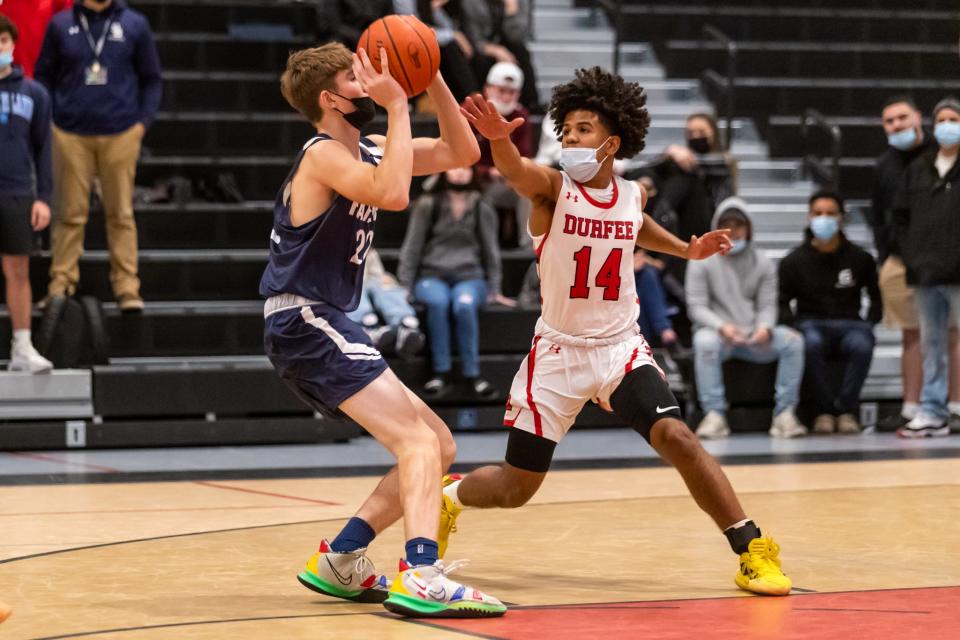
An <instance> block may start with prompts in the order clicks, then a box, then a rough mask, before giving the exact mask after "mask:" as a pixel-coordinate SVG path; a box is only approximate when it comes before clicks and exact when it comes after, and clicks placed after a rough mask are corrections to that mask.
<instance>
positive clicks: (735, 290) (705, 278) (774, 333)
mask: <svg viewBox="0 0 960 640" xmlns="http://www.w3.org/2000/svg"><path fill="white" fill-rule="evenodd" d="M713 227H714V228H715V229H730V240H731V241H732V243H733V247H732V248H731V249H730V252H729V253H728V254H727V255H720V254H717V255H715V256H712V257H710V258H707V259H706V260H703V261H700V262H691V263H690V267H689V268H688V269H687V281H686V290H687V312H688V313H689V314H690V319H691V320H692V321H693V328H694V335H693V350H694V367H695V375H696V380H697V394H698V395H699V399H700V405H701V407H702V408H703V411H704V412H705V413H706V415H705V416H704V418H703V420H702V421H701V422H700V425H699V426H698V427H697V435H698V436H700V437H701V438H724V437H726V436H727V435H729V433H730V427H729V426H728V425H727V419H726V409H727V404H726V395H725V389H724V384H723V369H722V367H721V364H722V363H723V361H724V360H729V359H730V358H737V359H739V360H747V361H749V362H777V379H776V384H775V388H776V397H775V402H776V406H775V408H774V417H773V423H772V424H771V426H770V435H771V436H773V437H775V438H795V437H798V436H802V435H805V434H806V433H807V429H806V427H804V426H803V425H802V424H800V422H799V420H797V417H796V413H795V409H796V406H797V401H798V399H799V395H800V378H801V376H802V374H803V338H802V337H801V336H800V334H798V333H797V332H796V331H794V330H793V329H791V328H789V327H784V326H779V325H777V324H776V322H777V271H776V268H775V267H774V265H773V263H772V262H771V261H770V260H769V259H768V258H767V257H766V256H764V255H763V254H762V253H761V252H759V251H756V250H755V249H754V248H753V246H752V242H751V241H752V237H753V224H752V222H751V220H750V216H749V213H748V211H747V203H746V202H744V201H743V200H741V199H740V198H728V199H727V200H724V201H723V202H721V203H720V206H719V208H718V209H717V214H716V215H715V216H714V224H713Z"/></svg>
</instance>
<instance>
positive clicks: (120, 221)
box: [36, 0, 162, 312]
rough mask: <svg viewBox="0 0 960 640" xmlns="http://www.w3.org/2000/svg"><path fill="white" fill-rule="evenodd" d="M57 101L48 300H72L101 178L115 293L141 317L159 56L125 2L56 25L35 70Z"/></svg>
mask: <svg viewBox="0 0 960 640" xmlns="http://www.w3.org/2000/svg"><path fill="white" fill-rule="evenodd" d="M36 72H37V79H38V80H39V81H40V82H42V83H43V84H44V85H45V86H46V87H47V89H48V90H49V91H50V93H51V94H52V95H53V123H54V127H53V167H54V185H55V188H56V195H55V200H56V203H57V209H58V219H57V221H56V222H55V223H54V225H53V232H52V247H51V253H52V260H51V265H50V285H49V287H48V295H49V296H51V297H52V296H59V295H64V294H73V293H74V291H75V290H76V288H77V284H78V282H79V281H80V267H79V260H80V256H81V254H82V253H83V236H84V229H85V227H86V224H87V216H88V213H89V205H90V189H91V182H92V179H93V177H94V176H97V177H98V178H99V179H100V187H101V195H102V200H103V208H104V214H105V217H106V224H107V244H108V245H109V248H110V284H111V285H112V287H113V293H114V295H115V296H116V298H117V301H118V302H119V306H120V308H121V309H122V310H123V311H124V312H139V311H140V310H142V309H143V298H141V297H140V278H139V277H138V275H137V272H138V258H137V226H136V223H135V222H134V219H133V182H134V176H135V174H136V168H137V159H138V156H139V155H140V144H141V142H142V140H143V136H144V134H145V133H146V131H147V127H149V125H150V123H151V122H152V121H153V118H154V116H155V114H156V111H157V108H158V106H159V105H160V97H161V92H162V84H161V78H160V61H159V58H158V56H157V48H156V45H155V44H154V41H153V34H152V33H151V32H150V25H149V24H148V23H147V21H146V19H145V18H144V17H143V16H142V15H141V14H139V13H137V12H136V11H133V10H131V9H129V8H128V7H127V6H126V4H125V3H124V2H122V1H121V0H83V1H82V2H81V3H79V4H77V5H75V6H74V7H73V8H72V9H68V10H65V11H61V12H60V13H58V14H57V15H55V16H54V17H53V20H52V21H51V22H50V26H49V27H48V28H47V35H46V37H45V38H44V41H43V49H42V50H41V53H40V58H39V59H38V61H37V69H36Z"/></svg>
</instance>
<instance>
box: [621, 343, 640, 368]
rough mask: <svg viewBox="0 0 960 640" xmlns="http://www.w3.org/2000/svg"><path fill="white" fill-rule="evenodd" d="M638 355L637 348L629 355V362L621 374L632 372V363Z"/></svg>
mask: <svg viewBox="0 0 960 640" xmlns="http://www.w3.org/2000/svg"><path fill="white" fill-rule="evenodd" d="M639 353H640V347H637V348H635V349H634V350H633V353H632V354H630V362H628V363H627V366H625V367H624V368H623V372H624V373H625V374H626V373H630V372H631V371H633V363H634V361H635V360H636V359H637V355H638V354H639Z"/></svg>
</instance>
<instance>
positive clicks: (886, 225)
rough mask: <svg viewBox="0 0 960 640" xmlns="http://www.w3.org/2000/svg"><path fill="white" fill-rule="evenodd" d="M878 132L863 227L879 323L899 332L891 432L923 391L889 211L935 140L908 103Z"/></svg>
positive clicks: (958, 370)
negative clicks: (873, 252)
mask: <svg viewBox="0 0 960 640" xmlns="http://www.w3.org/2000/svg"><path fill="white" fill-rule="evenodd" d="M881 121H882V124H883V132H884V133H885V134H886V136H887V143H888V144H889V147H888V148H887V150H886V151H884V152H883V154H882V155H881V156H880V157H879V158H877V163H876V166H875V167H874V172H873V196H872V199H871V207H870V216H869V218H868V220H867V222H868V223H869V224H870V226H871V228H872V229H873V237H874V246H876V248H877V254H878V260H879V263H880V265H881V267H880V293H881V294H882V295H883V309H884V321H885V323H886V324H887V325H889V326H891V327H894V328H897V329H900V330H901V331H902V340H901V343H902V345H903V351H902V354H901V358H900V377H901V380H902V381H903V382H902V384H903V405H902V406H901V408H900V413H898V414H896V415H893V416H890V417H888V418H885V419H884V420H882V421H881V422H880V428H881V429H884V430H890V431H892V430H896V429H899V428H900V427H902V426H903V425H905V424H906V423H907V422H909V421H910V420H911V419H912V418H914V417H915V416H916V415H917V412H918V411H919V410H920V389H921V388H922V387H923V356H922V355H921V353H920V320H919V318H918V317H917V307H916V302H915V300H914V292H913V288H911V287H909V286H908V285H907V270H906V267H905V266H904V264H903V258H902V257H901V256H900V254H899V247H898V244H897V242H896V238H895V237H894V229H893V220H892V211H891V210H892V207H893V201H894V197H895V196H896V194H897V188H898V187H899V185H900V182H901V181H902V180H903V175H904V173H906V170H907V167H908V166H909V165H910V163H911V162H913V161H914V160H916V159H917V158H918V157H920V156H922V155H924V154H928V153H935V152H936V149H937V141H936V139H935V138H934V137H933V136H932V135H931V134H929V133H928V132H926V131H924V130H923V124H922V117H921V114H920V110H919V109H917V106H916V104H915V103H914V101H913V98H910V97H909V96H894V97H892V98H890V99H889V100H887V102H886V104H885V105H884V107H883V111H882V112H881ZM957 343H958V340H957V330H956V327H953V328H951V330H950V345H951V348H950V356H949V362H950V376H949V377H950V379H951V393H950V398H951V400H953V401H957V400H960V389H956V387H958V386H960V385H958V382H960V353H958V349H957Z"/></svg>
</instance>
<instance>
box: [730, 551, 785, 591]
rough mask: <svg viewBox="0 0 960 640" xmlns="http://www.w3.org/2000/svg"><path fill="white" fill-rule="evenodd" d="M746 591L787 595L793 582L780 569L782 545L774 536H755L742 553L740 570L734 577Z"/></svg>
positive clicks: (738, 584)
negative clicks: (780, 545) (778, 543)
mask: <svg viewBox="0 0 960 640" xmlns="http://www.w3.org/2000/svg"><path fill="white" fill-rule="evenodd" d="M733 580H734V582H736V583H737V586H738V587H740V588H741V589H743V590H744V591H752V592H753V593H759V594H761V595H765V596H785V595H787V594H789V593H790V589H791V588H792V587H793V582H791V580H790V578H788V577H787V576H785V575H784V574H783V571H782V570H781V569H780V547H779V546H778V545H777V543H776V542H774V541H773V538H771V537H769V536H765V537H763V538H754V539H753V540H751V541H750V545H749V547H748V550H747V551H746V553H741V554H740V571H738V572H737V575H736V576H734V578H733Z"/></svg>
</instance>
